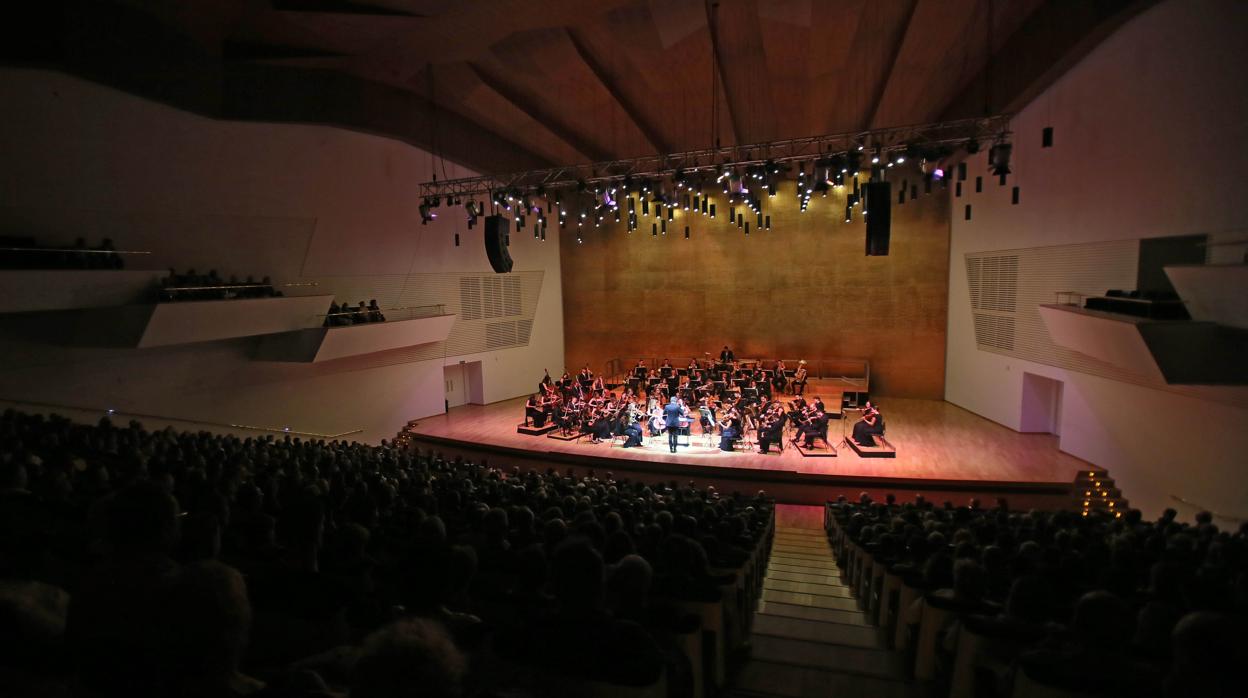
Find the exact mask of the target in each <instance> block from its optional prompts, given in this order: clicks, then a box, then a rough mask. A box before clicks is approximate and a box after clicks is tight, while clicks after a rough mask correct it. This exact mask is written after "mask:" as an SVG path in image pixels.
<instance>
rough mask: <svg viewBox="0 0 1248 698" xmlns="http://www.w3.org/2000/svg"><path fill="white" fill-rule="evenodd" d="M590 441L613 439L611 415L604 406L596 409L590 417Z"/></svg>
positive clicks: (600, 441)
mask: <svg viewBox="0 0 1248 698" xmlns="http://www.w3.org/2000/svg"><path fill="white" fill-rule="evenodd" d="M589 432H590V434H591V436H590V439H589V442H590V443H595V444H596V443H602V442H603V441H610V440H611V415H610V414H609V413H608V411H607V410H606V409H604V408H601V407H600V408H598V409H596V410H594V412H593V413H592V415H591V417H590V419H589Z"/></svg>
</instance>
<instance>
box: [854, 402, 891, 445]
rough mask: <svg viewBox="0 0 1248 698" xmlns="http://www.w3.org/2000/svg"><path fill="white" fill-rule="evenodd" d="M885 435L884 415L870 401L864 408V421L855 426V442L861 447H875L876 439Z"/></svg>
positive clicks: (861, 420) (859, 421)
mask: <svg viewBox="0 0 1248 698" xmlns="http://www.w3.org/2000/svg"><path fill="white" fill-rule="evenodd" d="M883 434H884V415H882V414H880V410H879V409H878V408H877V407H875V406H874V405H872V404H871V402H870V401H868V402H867V404H866V406H865V407H864V408H863V412H862V419H860V420H858V421H857V422H856V423H855V424H854V434H853V438H854V442H855V443H857V444H858V445H859V446H875V445H876V443H875V437H876V436H878V435H883Z"/></svg>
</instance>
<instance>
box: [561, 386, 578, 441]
mask: <svg viewBox="0 0 1248 698" xmlns="http://www.w3.org/2000/svg"><path fill="white" fill-rule="evenodd" d="M583 411H584V406H583V405H582V404H581V401H580V398H577V397H576V396H575V395H574V396H572V399H570V400H568V401H567V402H565V403H563V409H561V410H559V418H558V425H559V429H560V430H561V431H563V432H564V433H567V432H570V431H572V428H573V427H574V426H576V425H577V424H578V423H579V421H580V418H581V413H582V412H583Z"/></svg>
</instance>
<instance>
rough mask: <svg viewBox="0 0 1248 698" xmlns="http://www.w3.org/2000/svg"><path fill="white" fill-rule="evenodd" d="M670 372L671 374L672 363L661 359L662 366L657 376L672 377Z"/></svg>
mask: <svg viewBox="0 0 1248 698" xmlns="http://www.w3.org/2000/svg"><path fill="white" fill-rule="evenodd" d="M672 372H673V369H672V362H671V361H668V360H667V359H663V365H662V366H660V367H659V375H661V376H663V377H664V378H667V377H668V376H670V375H672Z"/></svg>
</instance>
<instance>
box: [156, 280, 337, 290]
mask: <svg viewBox="0 0 1248 698" xmlns="http://www.w3.org/2000/svg"><path fill="white" fill-rule="evenodd" d="M319 285H320V284H318V283H317V282H315V281H310V282H306V283H294V284H225V285H224V286H161V287H160V290H162V291H228V290H229V289H232V288H277V287H278V286H281V287H283V288H285V287H288V286H319Z"/></svg>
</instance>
